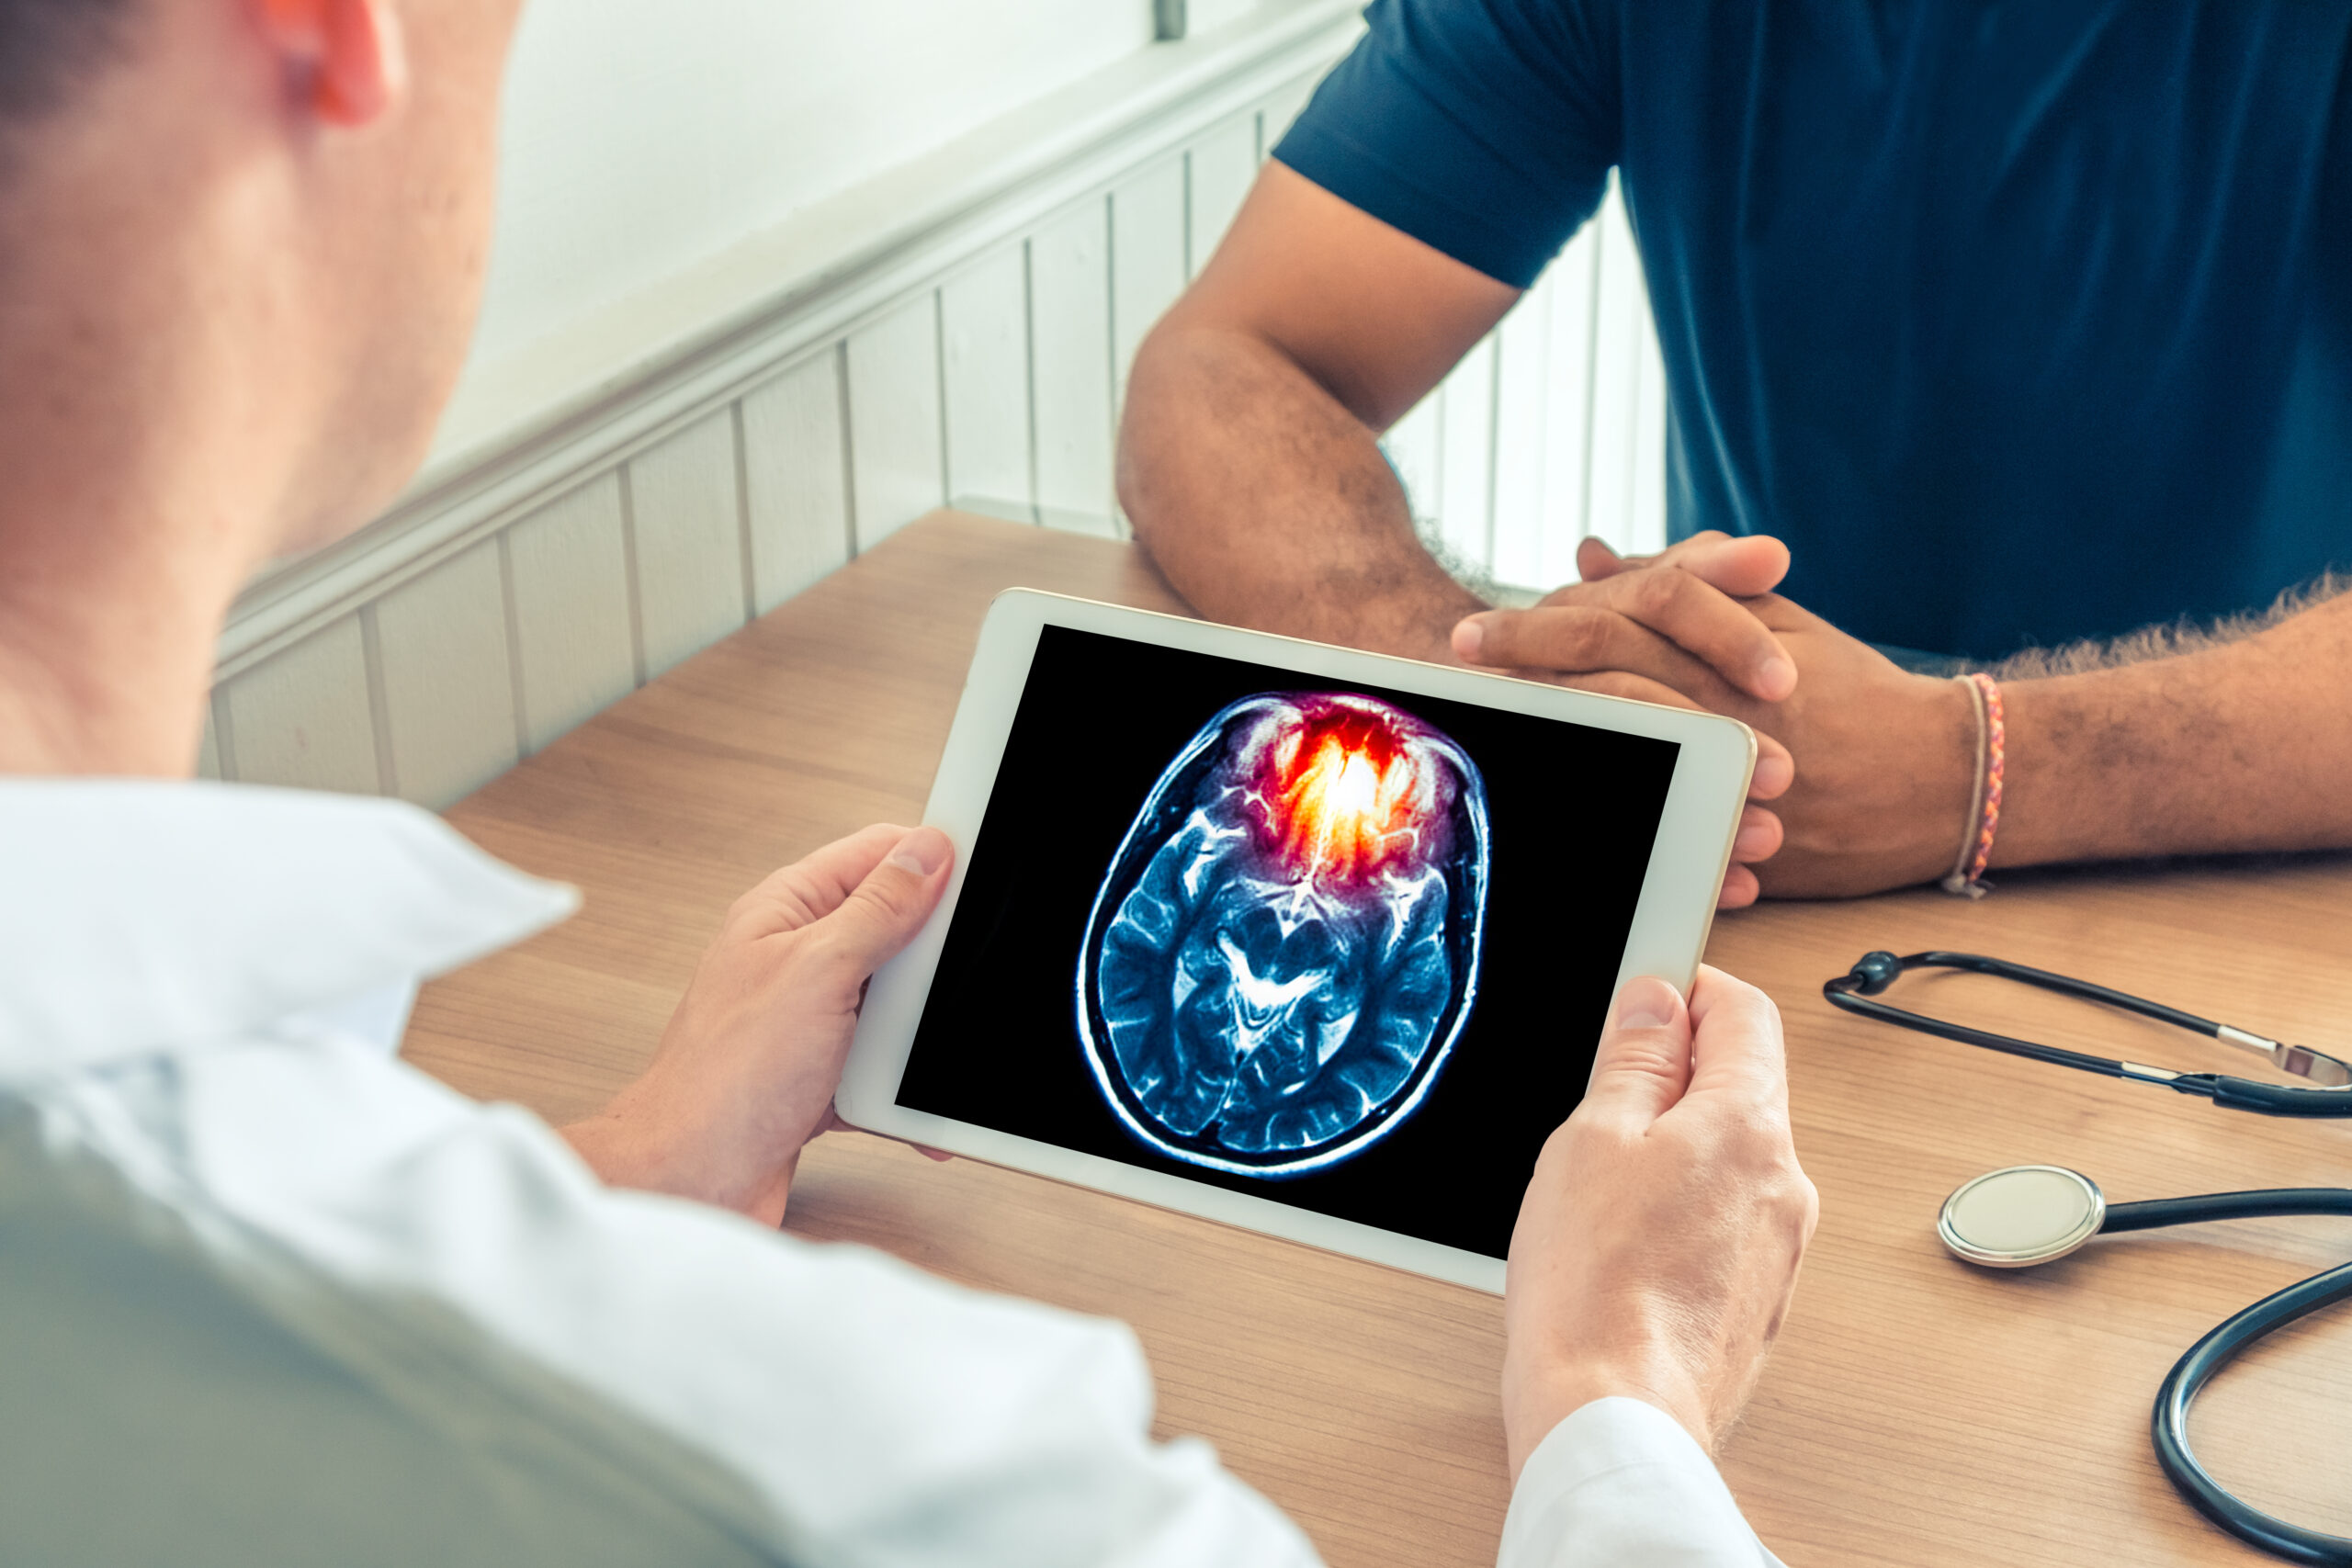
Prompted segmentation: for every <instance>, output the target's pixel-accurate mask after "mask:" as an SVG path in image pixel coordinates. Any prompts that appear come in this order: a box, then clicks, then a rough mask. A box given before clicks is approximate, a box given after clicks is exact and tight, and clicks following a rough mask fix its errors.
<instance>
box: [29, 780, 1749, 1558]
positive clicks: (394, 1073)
mask: <svg viewBox="0 0 2352 1568" xmlns="http://www.w3.org/2000/svg"><path fill="white" fill-rule="evenodd" d="M574 903H575V899H574V897H573V895H572V894H571V891H570V890H568V889H565V888H561V887H557V886H550V885H548V884H545V883H541V882H537V881H535V880H532V879H530V878H527V877H525V876H523V875H521V874H517V873H515V872H514V871H512V870H510V869H508V868H506V867H504V866H503V865H500V864H499V863H496V862H494V861H492V860H490V859H489V858H488V857H486V856H484V855H482V854H481V853H480V852H478V851H476V850H474V849H473V848H472V847H471V846H470V845H469V844H467V843H466V842H465V841H464V840H462V839H460V838H458V836H457V835H456V834H454V833H452V832H450V831H449V830H448V829H447V828H446V827H444V826H443V825H442V824H441V823H440V822H439V821H438V820H436V819H435V818H432V817H430V816H428V815H426V814H424V813H423V812H418V811H414V810H412V809H410V808H408V807H401V806H399V805H396V804H392V803H389V802H383V801H370V800H358V799H349V798H343V797H332V796H325V795H300V794H293V793H288V792H279V791H269V790H259V789H249V788H236V787H226V786H217V785H204V784H158V783H133V782H90V781H37V780H20V781H7V782H0V1562H6V1563H10V1564H17V1563H25V1564H42V1565H48V1564H60V1565H62V1564H70V1563H82V1562H88V1563H94V1564H96V1563H104V1564H107V1565H109V1568H118V1565H123V1564H133V1563H165V1562H168V1563H172V1564H175V1565H187V1568H196V1565H202V1564H209V1563H220V1564H231V1563H234V1564H239V1565H241V1568H267V1565H272V1564H279V1563H298V1562H299V1563H310V1562H319V1563H330V1562H331V1563H335V1564H338V1565H349V1564H364V1563H375V1562H382V1563H387V1564H390V1563H409V1564H429V1565H433V1568H441V1565H444V1564H456V1563H469V1562H482V1563H492V1562H495V1563H501V1564H521V1563H532V1562H550V1563H555V1562H561V1563H565V1564H567V1565H575V1564H581V1563H595V1562H662V1563H664V1564H681V1563H700V1562H779V1563H793V1564H798V1565H803V1568H814V1565H819V1564H834V1563H839V1564H860V1565H873V1568H898V1565H901V1564H903V1565H907V1568H913V1565H916V1564H942V1565H944V1564H954V1565H957V1568H999V1565H1001V1568H1015V1565H1019V1568H1055V1565H1058V1564H1073V1565H1074V1564H1081V1563H1084V1564H1113V1563H1116V1564H1120V1565H1123V1568H1151V1565H1159V1564H1170V1565H1172V1564H1177V1563H1187V1564H1193V1563H1200V1564H1217V1565H1219V1568H1250V1565H1253V1564H1267V1565H1273V1564H1306V1563H1311V1562H1315V1561H1316V1557H1315V1552H1314V1549H1313V1548H1312V1546H1311V1545H1310V1544H1309V1543H1308V1542H1307V1540H1306V1538H1305V1537H1304V1536H1303V1535H1302V1534H1301V1533H1300V1532H1299V1530H1298V1529H1296V1528H1295V1526H1293V1525H1292V1524H1291V1523H1290V1522H1289V1521H1288V1520H1287V1519H1285V1518H1284V1517H1283V1516H1282V1515H1281V1514H1280V1513H1279V1512H1277V1511H1276V1510H1275V1509H1274V1508H1273V1507H1272V1506H1270V1505H1269V1504H1268V1503H1267V1502H1266V1501H1265V1500H1264V1499H1263V1498H1261V1497H1260V1496H1259V1495H1257V1494H1256V1493H1254V1492H1252V1491H1251V1490H1250V1489H1249V1488H1248V1487H1246V1486H1244V1485H1242V1484H1241V1483H1239V1482H1238V1481H1236V1480H1234V1479H1233V1478H1232V1477H1231V1476H1230V1475H1228V1474H1227V1473H1226V1472H1225V1471H1224V1470H1223V1469H1222V1468H1221V1467H1220V1466H1219V1465H1218V1463H1217V1461H1216V1456H1215V1454H1214V1453H1213V1452H1212V1451H1211V1450H1210V1449H1209V1448H1208V1446H1207V1445H1206V1444H1205V1443H1203V1442H1200V1441H1198V1440H1196V1439H1182V1440H1179V1441H1176V1442H1172V1443H1165V1444H1161V1443H1154V1442H1152V1441H1151V1440H1150V1439H1149V1437H1148V1427H1149V1422H1150V1415H1151V1383H1150V1379H1149V1375H1148V1371H1147V1370H1146V1368H1145V1365H1144V1362H1143V1359H1142V1357H1141V1355H1140V1354H1139V1352H1138V1350H1137V1348H1136V1342H1135V1339H1134V1337H1133V1336H1132V1335H1131V1334H1130V1333H1129V1332H1128V1331H1127V1330H1126V1329H1125V1327H1124V1326H1123V1325H1118V1324H1115V1323H1110V1322H1104V1321H1100V1320H1095V1319H1090V1318H1084V1317H1079V1316H1075V1315H1073V1314H1068V1313H1064V1312H1059V1311H1056V1310H1052V1309H1049V1308H1046V1307H1043V1306H1039V1305H1035V1304H1033V1303H1025V1302H1020V1301H1014V1300H1009V1299H1005V1298H1001V1297H995V1296H989V1295H985V1294H980V1293H978V1292H971V1291H967V1290H963V1289H960V1288H958V1287H956V1286H953V1285H949V1284H946V1283H944V1282H943V1281H940V1280H934V1279H932V1278H930V1277H928V1276H926V1275H924V1274H922V1273H921V1272H919V1271H917V1270H915V1269H910V1268H909V1267H907V1266H905V1265H903V1264H900V1263H899V1262H897V1261H895V1260H893V1259H891V1258H887V1257H884V1256H882V1255H880V1254H878V1253H876V1252H872V1251H869V1250H866V1249H864V1248H859V1247H818V1246H811V1245H808V1244H805V1243H802V1242H799V1241H797V1240H796V1239H794V1238H792V1237H790V1236H786V1235H777V1234H775V1233H774V1232H771V1231H769V1230H767V1229H765V1228H764V1227H762V1226H759V1225H756V1224H752V1223H751V1222H749V1221H747V1220H744V1219H741V1218H740V1217H738V1216H736V1215H732V1214H729V1213H720V1212H718V1211H716V1210H712V1209H707V1208H705V1207H702V1206H699V1205H696V1204H693V1203H688V1202H684V1201H677V1200H672V1199H666V1198H660V1197H654V1196H650V1195H648V1194H643V1193H636V1192H626V1191H615V1190H606V1189H605V1188H604V1187H603V1186H601V1185H600V1184H599V1183H598V1182H597V1181H596V1179H594V1176H593V1175H592V1174H591V1173H590V1172H589V1171H588V1170H587V1168H585V1167H584V1166H582V1163H581V1162H580V1161H579V1160H578V1159H577V1158H576V1157H575V1156H574V1155H573V1154H572V1152H571V1148H570V1146H569V1145H566V1144H565V1143H564V1142H563V1141H562V1139H561V1138H560V1137H559V1136H558V1135H557V1134H555V1133H554V1132H553V1131H552V1130H550V1129H549V1128H548V1127H547V1126H546V1125H545V1124H544V1123H542V1122H539V1121H538V1120H537V1119H536V1118H534V1117H532V1116H530V1115H528V1114H527V1113H526V1112H524V1111H519V1110H516V1109H515V1108H513V1107H506V1106H481V1105H477V1104H475V1103H473V1102H472V1101H469V1100H465V1099H463V1098H462V1097H460V1096H458V1095H457V1094H455V1093H452V1092H451V1091H450V1090H448V1089H445V1088H443V1087H442V1086H440V1085H439V1084H437V1083H435V1081H433V1080H432V1079H430V1078H428V1077H425V1076H424V1075H423V1074H421V1073H418V1072H415V1071H413V1070H412V1069H410V1068H409V1067H407V1066H404V1065H402V1064H401V1063H400V1062H399V1061H397V1060H396V1059H395V1058H394V1057H393V1055H392V1049H393V1047H394V1045H395V1044H396V1043H397V1041H398V1039H399V1035H400V1032H401V1028H402V1027H403V1025H404V1023H405V1019H406V1014H407V1010H408V1006H409V1003H410V1001H411V1000H412V998H413V996H414V994H415V987H416V984H417V982H418V981H419V979H420V978H422V977H424V976H431V975H434V974H437V973H440V972H443V971H445V970H447V969H449V968H452V967H455V966H457V965H459V964H464V963H466V962H468V961H469V960H471V959H473V958H475V957H478V956H480V955H481V954H482V953H486V952H489V951H491V950H492V949H494V948H497V947H500V946H503V945H504V944H506V943H508V942H514V941H515V940H517V939H518V938H520V937H522V936H524V935H526V934H528V933H529V932H531V931H536V930H537V929H539V928H541V927H543V926H545V925H548V924H549V923H551V922H553V921H555V920H558V919H561V918H563V917H564V916H565V915H566V914H568V913H569V912H570V911H571V908H573V906H574ZM1770 1561H1771V1559H1770V1556H1769V1554H1768V1553H1766V1552H1765V1551H1763V1549H1762V1548H1761V1547H1760V1546H1759V1545H1758V1543H1757V1541H1756V1540H1755V1537H1754V1536H1753V1535H1752V1534H1751V1533H1750V1532H1749V1531H1748V1529H1747V1525H1746V1524H1745V1522H1744V1521H1743V1520H1742V1519H1741V1517H1740V1515H1739V1512H1738V1509H1737V1507H1736V1505H1735V1504H1734V1503H1733V1501H1732V1499H1731V1496H1730V1495H1729V1493H1728V1492H1726V1491H1725V1490H1724V1485H1723V1483H1722V1481H1721V1480H1720V1479H1719V1478H1718V1477H1717V1475H1716V1473H1715V1472H1714V1469H1713V1466H1712V1465H1711V1464H1710V1463H1709V1462H1708V1461H1707V1459H1706V1457H1705V1455H1704V1454H1703V1453H1702V1451H1701V1450H1700V1449H1699V1448H1698V1446H1697V1445H1696V1444H1695V1443H1693V1442H1692V1441H1691V1439H1690V1438H1689V1437H1687V1436H1686V1435H1684V1434H1683V1433H1682V1431H1681V1430H1680V1428H1679V1427H1677V1426H1676V1425H1675V1424H1674V1423H1673V1422H1672V1421H1671V1420H1669V1419H1668V1417H1666V1416H1664V1415H1662V1414H1661V1413H1659V1412H1657V1411H1656V1410H1654V1409H1652V1408H1651V1407H1649V1406H1647V1405H1645V1404H1638V1403H1636V1402H1634V1401H1631V1400H1606V1401H1602V1402H1600V1403H1599V1404H1593V1405H1589V1406H1588V1407H1586V1408H1585V1409H1584V1410H1581V1411H1579V1412H1577V1414H1576V1415H1575V1416H1571V1417H1570V1418H1569V1419H1568V1420H1567V1421H1566V1422H1564V1423H1562V1425H1561V1427H1559V1428H1558V1429H1557V1430H1555V1432H1554V1433H1553V1434H1552V1435H1551V1437H1550V1438H1548V1439H1547V1440H1546V1441H1545V1442H1544V1445H1543V1446H1542V1447H1541V1449H1540V1450H1538V1451H1537V1453H1536V1454H1535V1456H1534V1457H1533V1459H1532V1461H1531V1462H1530V1464H1529V1465H1528V1467H1527V1469H1526V1472H1525V1473H1524V1475H1522V1477H1521V1482H1520V1484H1519V1488H1518V1493H1517V1495H1516V1496H1515V1498H1514V1500H1513V1503H1512V1506H1511V1512H1510V1519H1509V1521H1508V1524H1507V1528H1506V1531H1505V1538H1504V1546H1503V1551H1502V1562H1503V1563H1504V1564H1505V1565H1506V1568H1538V1565H1548V1568H1566V1565H1569V1564H1578V1565H1583V1564H1592V1565H1599V1564H1616V1563H1624V1564H1634V1563H1640V1564H1643V1565H1645V1568H1657V1565H1660V1564H1682V1563H1693V1564H1695V1563H1710V1564H1713V1563H1744V1564H1754V1563H1764V1562H1770Z"/></svg>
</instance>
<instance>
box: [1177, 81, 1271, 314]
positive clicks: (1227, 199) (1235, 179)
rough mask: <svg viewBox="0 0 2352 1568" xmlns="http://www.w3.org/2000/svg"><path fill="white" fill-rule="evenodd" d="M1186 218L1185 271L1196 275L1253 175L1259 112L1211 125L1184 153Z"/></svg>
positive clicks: (1223, 232) (1218, 238)
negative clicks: (1187, 207)
mask: <svg viewBox="0 0 2352 1568" xmlns="http://www.w3.org/2000/svg"><path fill="white" fill-rule="evenodd" d="M1186 163H1187V164H1188V165H1189V174H1188V176H1187V179H1186V184H1187V185H1188V186H1189V187H1190V189H1189V191H1188V198H1189V200H1188V206H1189V218H1188V220H1187V221H1188V228H1187V234H1188V238H1187V242H1186V245H1187V250H1186V255H1187V261H1186V265H1185V276H1188V277H1198V276H1200V272H1201V268H1203V267H1204V266H1206V265H1208V260H1209V257H1210V256H1211V255H1213V254H1216V243H1217V242H1218V241H1219V240H1222V239H1223V238H1225V231H1226V230H1227V228H1228V227H1230V226H1231V224H1232V222H1233V215H1234V214H1235V213H1237V212H1238V211H1240V210H1241V199H1242V197H1246V196H1248V195H1249V194H1250V182H1251V181H1252V180H1254V179H1256V178H1257V177H1258V117H1257V115H1256V114H1255V113H1254V112H1253V113H1250V114H1241V115H1236V116H1234V117H1233V118H1230V119H1227V120H1226V121H1224V122H1223V123H1222V124H1219V125H1216V126H1214V127H1212V128H1210V130H1207V131H1206V132H1204V134H1203V135H1202V136H1201V137H1200V138H1199V139H1198V140H1196V141H1193V145H1192V148H1191V151H1190V152H1187V154H1186Z"/></svg>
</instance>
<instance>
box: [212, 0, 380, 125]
mask: <svg viewBox="0 0 2352 1568" xmlns="http://www.w3.org/2000/svg"><path fill="white" fill-rule="evenodd" d="M246 3H247V7H248V9H249V10H250V11H251V12H252V14H253V17H254V21H255V23H256V24H257V25H258V26H259V27H260V28H261V32H262V37H263V38H264V39H266V41H267V42H268V44H269V46H270V47H271V48H272V49H273V50H275V51H277V56H278V59H279V61H280V62H282V66H283V69H284V72H285V76H286V83H287V90H288V94H289V95H290V96H292V98H293V99H294V100H295V102H296V104H297V106H298V107H300V108H302V109H305V110H307V111H308V112H309V113H311V114H312V115H314V116H316V117H317V118H319V119H321V120H323V121H325V122H326V123H327V124H329V125H339V126H362V125H367V124H368V123H370V122H372V121H374V120H376V119H379V118H382V117H383V115H384V113H385V112H386V111H387V110H389V109H390V107H392V106H393V105H394V104H396V103H397V102H399V101H400V98H401V94H402V92H403V91H404V90H405V89H406V88H407V85H408V56H407V52H406V50H405V48H404V47H403V45H402V42H401V19H400V14H399V12H397V11H396V10H394V9H393V6H392V0H246Z"/></svg>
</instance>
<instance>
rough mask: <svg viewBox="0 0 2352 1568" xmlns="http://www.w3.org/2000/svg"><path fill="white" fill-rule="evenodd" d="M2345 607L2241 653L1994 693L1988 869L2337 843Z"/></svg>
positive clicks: (2254, 641)
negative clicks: (1998, 802) (1998, 723)
mask: <svg viewBox="0 0 2352 1568" xmlns="http://www.w3.org/2000/svg"><path fill="white" fill-rule="evenodd" d="M2347 678H2352V597H2346V598H2338V599H2333V600H2329V601H2327V602H2326V603H2324V604H2320V605H2318V606H2316V607H2315V608H2313V609H2310V610H2307V611H2304V612H2303V613H2302V614H2301V615H2295V616H2293V617H2292V618H2290V619H2289V620H2286V621H2283V622H2281V623H2279V624H2278V625H2277V626H2272V627H2270V628H2269V629H2267V630H2266V631H2263V632H2260V633H2258V634H2256V636H2253V637H2247V638H2245V640H2243V641H2239V642H2233V643H2227V644H2223V645H2222V646H2219V647H2214V648H2209V649H2202V650H2199V651H2198V652H2195V653H2189V654H2184V655H2181V656H2179V657H2177V658H2172V659H2159V660H2152V661H2151V662H2148V663H2144V664H2134V665H2128V666H2125V667H2122V668H2120V669H2113V670H2100V671H2092V672H2090V673H2087V674H2081V675H2062V676H2052V677H2048V678H2044V679H2041V680H2032V681H2020V682H2015V683H2013V684H2010V685H2007V686H2005V687H2004V688H2003V692H2004V696H2005V698H2006V700H2007V709H2008V715H2007V717H2008V757H2009V765H2008V776H2007V781H2006V786H2005V787H2006V795H2007V798H2006V799H2005V801H2004V802H2003V806H2002V813H2001V826H2000V832H1999V838H1998V840H1997V842H1996V847H1995V851H1994V856H1993V862H1994V863H1995V864H1996V865H2027V864H2033V863H2040V862H2046V861H2059V860H2098V859H2109V858H2124V857H2130V856H2136V855H2150V854H2184V853H2189V854H2193V853H2214V852H2232V851H2249V850H2295V849H2317V848H2325V847H2334V846H2340V845H2346V844H2352V705H2347V703H2346V701H2345V698H2344V695H2343V692H2344V687H2345V684H2346V680H2347Z"/></svg>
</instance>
